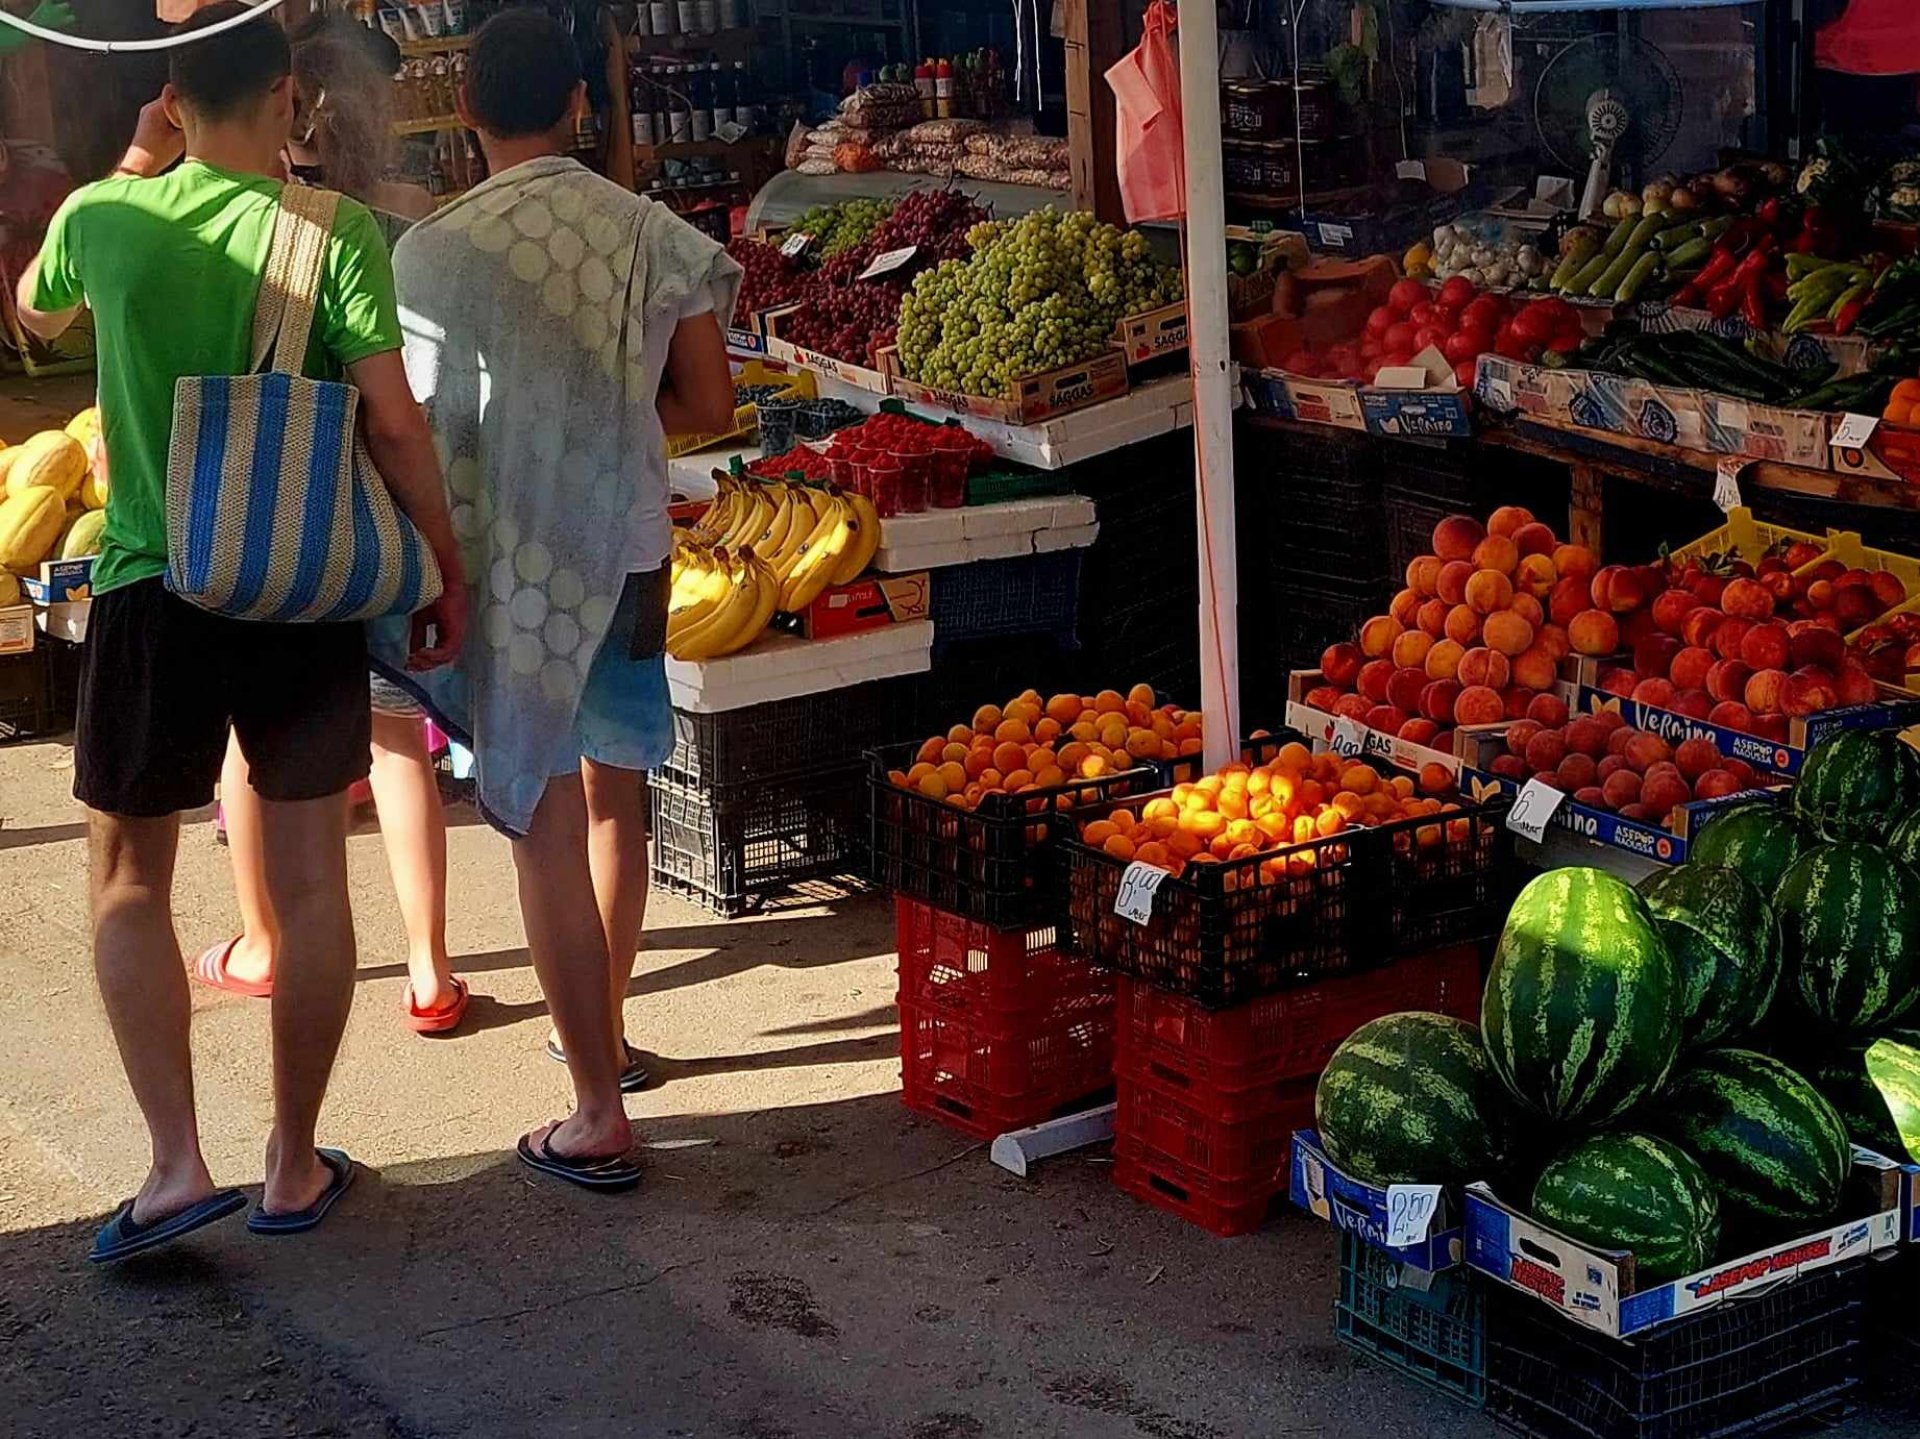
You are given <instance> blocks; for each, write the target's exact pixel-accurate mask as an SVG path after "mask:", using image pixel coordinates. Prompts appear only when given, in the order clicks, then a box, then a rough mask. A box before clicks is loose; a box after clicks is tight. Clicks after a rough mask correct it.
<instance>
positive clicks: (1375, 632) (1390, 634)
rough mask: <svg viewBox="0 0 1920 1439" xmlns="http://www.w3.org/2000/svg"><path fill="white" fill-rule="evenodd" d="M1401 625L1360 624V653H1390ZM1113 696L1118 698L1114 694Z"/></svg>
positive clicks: (1391, 621)
mask: <svg viewBox="0 0 1920 1439" xmlns="http://www.w3.org/2000/svg"><path fill="white" fill-rule="evenodd" d="M1401 629H1402V626H1401V624H1400V621H1398V620H1396V619H1395V618H1394V617H1393V616H1392V615H1375V616H1374V617H1373V618H1372V619H1370V620H1368V621H1367V622H1366V623H1365V624H1363V625H1362V626H1360V653H1361V654H1363V655H1365V656H1366V657H1367V658H1368V659H1379V658H1381V657H1382V656H1384V655H1387V654H1390V653H1391V652H1392V650H1393V642H1394V641H1395V640H1397V639H1399V638H1400V634H1401ZM1114 698H1116V699H1118V698H1119V696H1118V695H1116V696H1114Z"/></svg>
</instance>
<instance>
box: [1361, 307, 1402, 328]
mask: <svg viewBox="0 0 1920 1439" xmlns="http://www.w3.org/2000/svg"><path fill="white" fill-rule="evenodd" d="M1399 318H1400V317H1399V316H1398V315H1396V314H1395V313H1394V312H1393V306H1391V305H1380V306H1378V307H1376V308H1375V309H1374V310H1373V312H1372V313H1371V314H1369V315H1368V316H1367V333H1368V334H1369V335H1384V334H1386V333H1387V326H1389V325H1391V324H1392V323H1393V322H1394V321H1395V320H1397V319H1399Z"/></svg>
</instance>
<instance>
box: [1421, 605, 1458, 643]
mask: <svg viewBox="0 0 1920 1439" xmlns="http://www.w3.org/2000/svg"><path fill="white" fill-rule="evenodd" d="M1452 609H1453V606H1452V605H1450V604H1448V603H1447V602H1446V601H1445V600H1441V599H1432V600H1426V601H1424V602H1422V604H1421V606H1420V617H1419V623H1420V628H1421V629H1423V630H1425V631H1426V632H1427V633H1428V634H1430V635H1432V636H1433V637H1434V638H1435V639H1441V638H1443V637H1444V636H1445V635H1446V633H1447V615H1448V613H1449V612H1450V611H1451V610H1452Z"/></svg>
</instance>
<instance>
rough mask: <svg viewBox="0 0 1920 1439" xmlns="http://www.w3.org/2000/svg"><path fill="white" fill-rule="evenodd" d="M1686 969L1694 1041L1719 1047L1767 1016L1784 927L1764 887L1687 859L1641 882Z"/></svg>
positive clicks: (1686, 1006) (1683, 979)
mask: <svg viewBox="0 0 1920 1439" xmlns="http://www.w3.org/2000/svg"><path fill="white" fill-rule="evenodd" d="M1640 897H1641V898H1642V899H1644V900H1645V901H1646V902H1647V908H1648V909H1650V910H1652V911H1653V918H1654V921H1655V922H1656V923H1657V924H1658V925H1659V926H1660V935H1661V937H1662V938H1663V939H1665V940H1666V942H1667V949H1668V950H1669V951H1671V953H1672V954H1673V958H1674V963H1676V964H1678V965H1679V966H1680V988H1681V1010H1682V1013H1683V1015H1684V1016H1685V1022H1686V1027H1687V1042H1688V1043H1689V1044H1701V1045H1704V1044H1718V1043H1719V1042H1721V1041H1722V1040H1726V1039H1732V1038H1735V1037H1737V1036H1739V1035H1742V1034H1745V1033H1747V1032H1748V1031H1749V1030H1751V1029H1753V1028H1754V1027H1755V1026H1757V1025H1758V1024H1759V1023H1760V1021H1761V1019H1762V1018H1763V1017H1764V1016H1765V1015H1766V1012H1767V1006H1769V1005H1770V1004H1772V1003H1773V992H1774V989H1775V987H1776V986H1777V985H1778V984H1779V981H1780V926H1779V924H1778V922H1777V921H1776V920H1775V919H1774V917H1773V910H1772V908H1771V907H1770V906H1769V905H1768V904H1767V901H1766V900H1765V898H1763V897H1762V895H1761V893H1760V891H1759V890H1758V889H1756V888H1754V887H1753V885H1751V884H1749V883H1748V882H1747V881H1746V880H1744V879H1742V878H1741V877H1740V876H1739V875H1738V874H1737V873H1735V872H1734V871H1733V870H1731V869H1724V868H1721V867H1720V866H1718V865H1703V864H1697V863H1696V864H1685V865H1682V866H1680V868H1678V869H1667V870H1661V871H1660V872H1658V873H1657V874H1655V875H1653V876H1652V877H1651V878H1650V879H1648V880H1647V881H1646V882H1645V883H1644V884H1642V885H1641V886H1640Z"/></svg>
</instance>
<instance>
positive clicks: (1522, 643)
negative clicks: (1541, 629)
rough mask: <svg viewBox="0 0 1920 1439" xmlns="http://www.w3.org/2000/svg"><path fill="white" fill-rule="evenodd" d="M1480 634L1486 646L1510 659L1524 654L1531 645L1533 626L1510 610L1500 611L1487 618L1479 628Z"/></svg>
mask: <svg viewBox="0 0 1920 1439" xmlns="http://www.w3.org/2000/svg"><path fill="white" fill-rule="evenodd" d="M1480 632H1481V634H1482V635H1483V636H1484V637H1485V638H1486V641H1487V646H1488V648H1490V649H1496V650H1498V651H1500V653H1501V654H1503V655H1506V656H1507V657H1508V658H1512V657H1513V656H1514V655H1517V654H1524V653H1525V652H1526V651H1527V649H1528V648H1530V647H1531V646H1532V644H1533V626H1532V625H1530V624H1528V623H1527V622H1526V621H1525V620H1524V619H1522V618H1521V617H1520V616H1519V615H1516V614H1514V613H1513V612H1512V611H1511V610H1500V611H1497V612H1495V613H1493V614H1490V615H1488V616H1487V618H1486V620H1485V622H1484V623H1483V624H1482V625H1481V626H1480Z"/></svg>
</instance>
